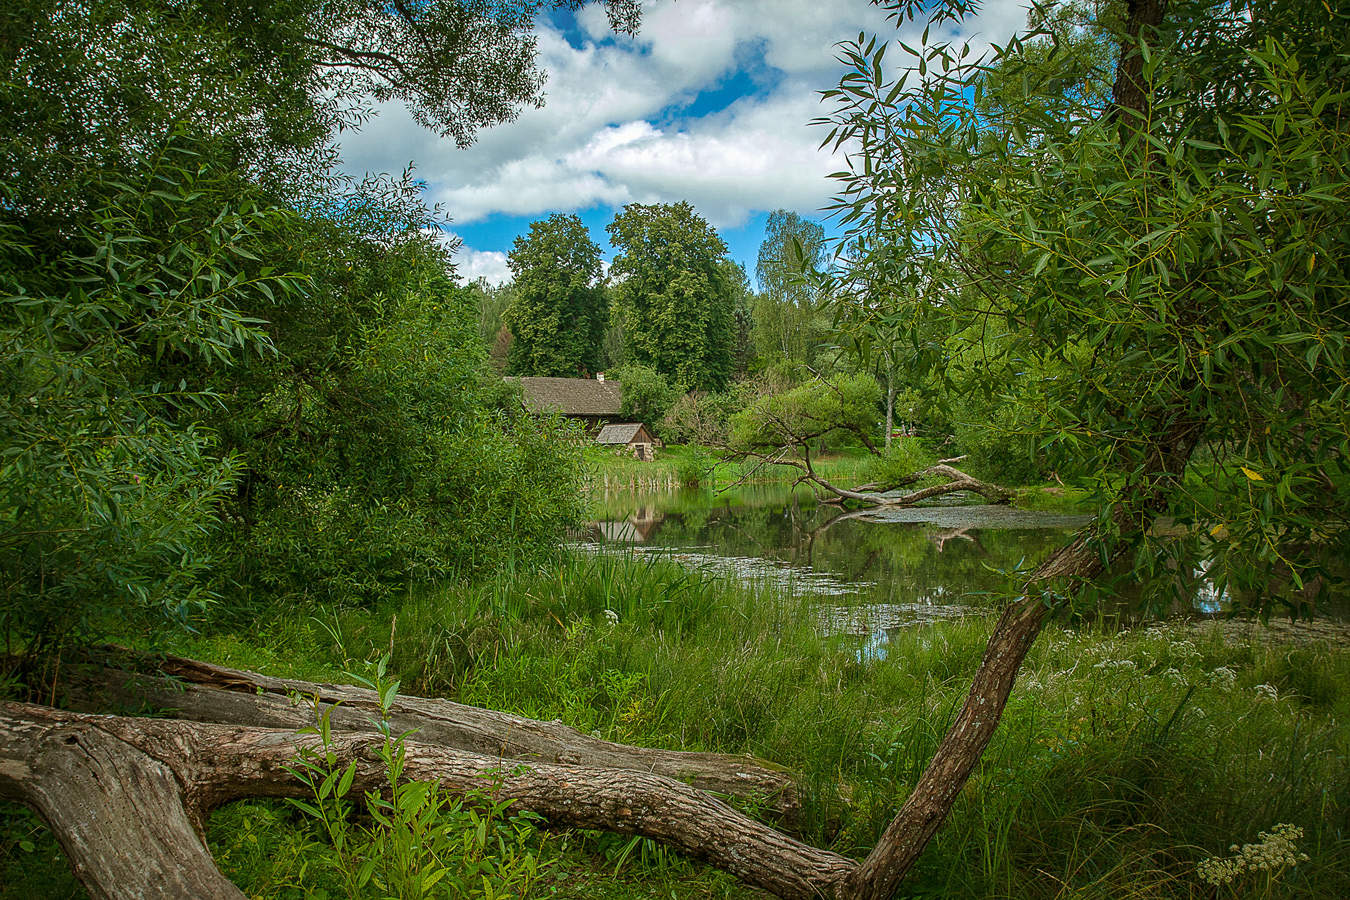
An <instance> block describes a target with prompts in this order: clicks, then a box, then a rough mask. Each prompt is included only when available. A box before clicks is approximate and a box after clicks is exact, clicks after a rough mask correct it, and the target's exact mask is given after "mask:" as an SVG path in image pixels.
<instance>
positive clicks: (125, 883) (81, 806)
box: [0, 703, 857, 900]
mask: <svg viewBox="0 0 1350 900" xmlns="http://www.w3.org/2000/svg"><path fill="white" fill-rule="evenodd" d="M315 740H316V739H315V738H313V737H312V736H307V737H300V736H297V735H296V733H295V732H294V731H291V730H289V729H275V728H256V727H244V726H236V725H219V724H213V723H201V722H188V721H182V720H177V719H144V718H131V717H121V716H95V715H88V714H83V713H75V712H66V711H63V710H55V709H51V708H48V707H42V706H34V705H31V704H24V703H0V796H4V797H7V798H11V799H16V800H19V801H21V802H24V803H27V804H29V805H30V806H32V807H33V808H35V809H36V810H37V811H38V813H39V814H40V815H42V816H43V818H44V819H46V820H47V822H48V824H49V825H51V826H52V828H53V830H54V831H55V832H56V833H57V835H58V838H59V839H60V840H61V842H62V844H63V846H64V847H65V848H66V852H67V855H68V857H69V859H70V861H71V865H72V867H73V868H74V870H75V873H76V875H77V876H78V877H79V878H80V880H81V881H82V882H83V883H84V884H85V885H86V887H88V889H89V890H90V893H91V894H93V895H94V896H95V897H98V898H111V900H123V898H126V900H130V898H151V900H154V898H164V900H168V898H181V897H226V898H233V897H242V896H243V894H241V893H240V892H239V891H238V890H237V889H236V888H235V887H234V886H233V885H231V884H230V883H229V882H228V881H227V880H226V879H225V878H224V877H223V876H222V875H221V874H220V873H219V871H218V870H217V869H216V868H215V866H214V864H213V863H212V861H211V857H210V854H209V852H208V851H207V849H206V847H205V846H204V844H203V843H202V840H201V837H200V835H199V833H198V831H197V830H196V829H194V827H193V825H194V823H200V822H201V821H203V820H204V818H205V816H206V815H207V814H208V813H209V812H210V810H212V809H213V808H215V807H216V806H218V805H220V804H221V803H225V802H228V801H230V800H235V799H239V798H243V797H304V796H307V791H308V790H309V789H308V787H306V786H305V785H304V784H302V783H301V782H300V781H298V780H297V779H296V778H295V777H294V776H292V775H291V774H290V773H289V772H288V771H287V770H286V767H287V766H288V765H291V764H292V763H293V761H294V760H295V758H296V757H297V755H298V754H299V753H300V751H301V750H302V748H306V747H308V748H310V749H315V748H316V747H317V746H318V745H317V744H316V743H315ZM381 742H382V737H381V735H380V734H379V733H378V732H375V731H373V730H366V731H360V732H352V731H343V732H340V733H334V735H333V738H332V743H331V744H330V745H329V749H331V750H332V751H333V752H334V754H335V755H336V757H337V760H338V765H339V766H345V765H346V764H348V763H349V762H351V761H353V760H354V761H356V763H357V766H356V776H355V779H354V782H353V790H354V791H356V792H357V793H358V794H359V793H363V792H364V791H368V790H370V791H378V790H381V789H382V788H383V787H385V786H386V783H387V782H386V773H385V770H384V767H383V763H382V761H381V760H380V758H379V756H378V754H377V752H376V751H377V749H378V748H379V747H380V746H381ZM405 747H406V750H407V754H406V767H405V769H404V775H405V777H406V778H408V779H410V780H415V781H434V782H436V783H438V784H440V785H441V786H442V787H443V788H445V789H446V790H448V791H450V792H452V793H459V794H465V793H469V792H473V791H481V790H483V788H484V785H485V784H490V785H491V791H492V794H493V798H494V800H496V801H502V800H511V801H513V806H512V808H513V809H518V810H530V811H532V812H536V813H538V814H540V815H542V816H544V817H545V818H547V819H548V820H549V821H551V822H553V823H556V824H560V825H571V826H576V827H582V828H602V829H606V830H609V831H617V832H620V833H624V834H637V835H643V836H645V837H650V838H653V839H655V840H659V841H661V842H663V843H665V844H667V845H669V846H672V847H674V848H676V849H679V850H682V851H684V852H685V853H688V854H689V855H690V856H692V857H694V858H696V859H700V860H704V861H706V862H708V863H709V864H711V865H713V866H716V867H718V868H720V869H723V870H725V871H727V872H730V873H731V874H733V875H735V876H736V877H737V878H740V879H741V880H742V881H744V882H746V883H747V884H750V885H754V886H756V887H759V888H762V889H764V890H766V891H769V892H770V893H772V894H774V895H776V896H779V897H784V898H790V900H808V898H816V897H821V896H828V895H829V894H831V893H832V891H833V888H834V887H835V886H837V885H838V884H840V883H841V882H842V881H843V879H844V878H845V877H846V876H847V875H848V874H849V873H850V872H852V871H853V870H854V869H855V868H856V867H857V863H855V862H854V861H852V860H850V859H847V858H845V857H842V856H839V855H837V854H834V853H830V852H829V851H825V850H818V849H816V848H814V847H810V846H808V845H806V844H803V843H801V842H799V841H796V840H794V839H792V838H790V837H787V836H786V835H783V834H781V833H779V832H777V831H775V830H774V829H773V828H771V827H769V826H767V825H764V824H763V823H760V822H757V821H755V820H754V819H751V818H750V817H748V816H746V815H744V814H743V813H740V812H738V811H736V810H734V809H732V808H731V807H729V806H727V805H726V804H724V803H722V802H721V801H719V800H717V799H715V798H714V797H712V796H710V795H708V794H707V793H705V792H703V791H700V790H697V789H695V788H692V787H690V786H689V785H686V784H684V783H683V782H680V781H676V780H674V779H671V778H667V777H665V776H663V775H657V774H653V773H650V772H638V771H633V770H623V769H607V768H598V767H594V766H572V765H558V764H553V763H522V762H518V761H513V760H503V759H502V758H500V757H497V756H484V755H481V754H476V753H468V752H464V751H460V750H451V749H448V748H446V747H443V746H438V745H434V744H426V743H423V742H420V741H417V740H413V739H409V740H408V741H407V742H406V744H405ZM485 779H489V780H488V781H485Z"/></svg>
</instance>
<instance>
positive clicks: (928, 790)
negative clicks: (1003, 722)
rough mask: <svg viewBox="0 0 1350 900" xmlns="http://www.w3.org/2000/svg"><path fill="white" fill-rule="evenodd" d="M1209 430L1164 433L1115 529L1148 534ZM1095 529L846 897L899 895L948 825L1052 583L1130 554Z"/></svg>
mask: <svg viewBox="0 0 1350 900" xmlns="http://www.w3.org/2000/svg"><path fill="white" fill-rule="evenodd" d="M1202 429H1203V426H1202V424H1201V423H1199V422H1196V421H1195V420H1193V419H1190V418H1187V417H1181V418H1179V419H1177V420H1175V421H1173V423H1172V424H1171V425H1170V426H1169V427H1168V428H1166V429H1165V431H1164V433H1163V434H1162V435H1161V436H1160V439H1159V441H1158V443H1157V444H1155V445H1154V448H1153V451H1152V454H1151V457H1150V458H1149V459H1148V460H1146V462H1145V465H1144V469H1143V471H1142V472H1141V473H1140V475H1139V479H1138V481H1137V482H1136V483H1135V484H1134V485H1133V486H1132V487H1131V488H1130V489H1129V490H1128V493H1127V495H1126V497H1125V498H1124V500H1123V501H1122V502H1121V503H1120V504H1119V505H1117V507H1116V508H1115V511H1114V512H1113V514H1112V522H1111V523H1110V524H1112V525H1113V526H1114V527H1115V528H1116V529H1118V530H1119V531H1120V532H1121V533H1122V534H1124V535H1141V534H1143V532H1144V530H1145V529H1146V528H1147V527H1148V525H1149V523H1150V521H1151V519H1152V517H1153V515H1154V514H1155V513H1156V512H1157V510H1158V509H1159V508H1160V507H1161V506H1163V505H1164V504H1165V502H1166V499H1167V497H1168V495H1169V493H1170V491H1171V490H1172V489H1174V488H1175V486H1176V482H1177V480H1178V479H1179V478H1180V476H1181V473H1182V472H1183V471H1184V469H1185V467H1186V464H1187V462H1188V461H1189V460H1190V458H1191V454H1192V452H1194V450H1195V446H1196V444H1197V443H1199V440H1200V435H1201V432H1202ZM1099 524H1105V523H1099ZM1096 531H1097V527H1093V528H1089V529H1088V530H1087V531H1085V532H1084V533H1082V534H1080V535H1079V536H1078V537H1077V538H1076V539H1075V540H1074V541H1073V542H1072V543H1070V544H1068V545H1067V546H1065V547H1062V548H1061V549H1060V550H1058V551H1056V552H1055V553H1054V554H1053V555H1052V556H1051V557H1050V558H1049V559H1047V560H1046V561H1045V562H1043V563H1042V564H1041V565H1040V566H1038V567H1037V569H1036V571H1035V572H1034V573H1032V576H1031V579H1030V580H1029V582H1028V586H1027V590H1026V592H1025V594H1024V595H1023V597H1022V598H1021V599H1020V600H1018V601H1017V602H1015V603H1013V604H1012V605H1010V606H1009V607H1008V608H1007V609H1005V610H1004V611H1003V615H1002V616H1000V617H999V621H998V624H997V625H996V626H995V627H994V633H993V634H992V635H991V636H990V638H989V644H988V646H987V647H986V648H985V652H984V659H983V661H982V662H981V663H980V667H979V669H978V670H977V671H976V673H975V679H974V681H973V682H972V683H971V686H970V692H969V693H968V694H967V695H966V702H965V704H964V705H963V706H962V708H961V712H960V713H958V714H957V717H956V721H955V722H954V723H953V724H952V726H951V728H950V729H949V730H948V731H947V734H946V736H945V737H944V738H943V739H942V743H941V744H939V745H938V749H937V752H936V753H935V754H934V755H933V758H932V760H930V761H929V763H928V767H927V768H926V769H925V770H924V772H923V775H921V776H920V777H919V782H918V784H917V785H915V787H914V790H913V791H912V792H911V793H910V795H909V796H908V797H907V798H906V799H905V802H904V804H903V805H902V806H901V807H900V812H899V813H897V814H896V817H895V818H894V819H893V820H892V821H891V823H890V825H888V826H887V828H886V831H885V832H883V834H882V836H881V840H879V841H878V842H877V845H876V847H875V848H874V849H873V850H872V852H871V853H870V854H868V856H867V859H866V860H864V861H863V863H862V865H861V866H859V867H858V869H857V870H855V871H854V872H852V873H851V874H850V875H849V876H848V878H847V880H846V882H845V885H844V887H843V889H842V890H841V891H840V893H839V896H840V897H847V898H849V900H854V898H857V900H888V898H890V897H891V896H893V895H894V894H895V892H896V889H897V888H898V887H899V885H900V881H901V879H903V878H904V876H905V873H906V872H908V871H909V868H910V867H911V866H912V865H914V863H915V861H917V860H918V858H919V855H920V854H921V853H923V850H924V848H925V847H927V846H928V842H929V841H930V840H932V837H933V835H934V834H936V833H937V830H938V828H940V827H941V826H942V823H943V822H944V821H946V818H947V816H948V815H949V814H950V813H951V809H952V806H953V805H954V804H955V802H956V797H957V795H958V794H960V792H961V789H962V788H963V787H964V786H965V784H966V781H967V780H968V779H969V778H970V773H971V772H972V771H974V769H975V766H976V765H977V764H978V763H979V761H980V757H982V756H983V755H984V751H985V749H986V748H987V747H988V746H989V742H990V740H992V739H993V737H994V732H995V731H996V730H997V728H998V724H999V721H1000V719H1001V718H1002V716H1003V709H1004V707H1005V706H1007V703H1008V697H1009V695H1011V693H1012V689H1013V684H1014V683H1015V682H1016V680H1017V673H1018V670H1019V669H1020V668H1021V666H1022V662H1023V660H1025V659H1026V655H1027V653H1028V652H1029V651H1030V650H1031V647H1032V645H1033V644H1034V643H1035V642H1036V638H1037V636H1038V635H1039V634H1040V632H1041V629H1042V627H1043V626H1044V624H1045V619H1046V615H1047V613H1048V612H1049V609H1050V606H1051V600H1050V594H1049V593H1048V592H1047V586H1048V584H1052V583H1059V584H1067V586H1069V587H1070V588H1072V586H1073V585H1074V583H1081V582H1083V581H1086V580H1088V579H1091V578H1093V577H1095V576H1096V575H1098V574H1100V573H1101V572H1102V571H1103V570H1105V568H1106V567H1107V565H1108V564H1109V563H1110V562H1111V561H1112V560H1113V559H1116V558H1119V557H1120V556H1121V555H1122V554H1123V553H1124V551H1125V549H1126V548H1127V546H1128V542H1126V541H1119V540H1117V541H1115V542H1114V544H1113V546H1114V550H1112V551H1110V552H1108V551H1107V549H1106V548H1107V546H1108V545H1107V544H1105V543H1102V542H1099V541H1098V540H1097V536H1096V534H1095V532H1096Z"/></svg>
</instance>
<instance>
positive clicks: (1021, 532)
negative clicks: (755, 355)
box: [582, 485, 1088, 634]
mask: <svg viewBox="0 0 1350 900" xmlns="http://www.w3.org/2000/svg"><path fill="white" fill-rule="evenodd" d="M595 511H596V521H594V522H593V523H591V525H590V526H589V527H588V528H587V529H586V531H585V532H584V534H583V535H582V540H583V542H584V543H587V544H589V545H591V546H593V547H596V548H601V549H604V550H606V551H620V550H622V551H623V552H628V551H631V552H635V553H639V554H656V555H662V556H669V557H672V558H674V559H676V560H678V561H680V562H681V563H683V564H685V565H689V566H693V567H697V568H700V569H705V570H709V571H713V572H718V573H728V574H732V575H735V576H737V577H740V578H743V579H746V580H754V581H761V582H769V583H772V584H775V585H778V586H781V587H785V588H788V589H790V590H792V591H794V592H796V593H798V594H812V595H818V596H819V597H820V599H821V610H822V618H823V619H825V620H826V621H827V623H828V625H829V627H830V629H831V630H835V631H843V632H850V633H854V634H874V633H876V632H878V631H886V630H889V629H893V628H898V627H904V626H907V625H913V624H921V623H924V622H931V621H933V620H936V619H947V618H956V617H961V616H968V615H982V614H985V613H987V612H988V611H989V610H990V609H992V608H993V604H994V603H995V600H994V597H993V595H994V594H995V592H999V595H1000V596H1004V595H1005V594H1004V593H1003V592H1006V590H1007V589H1008V588H1009V587H1010V586H1011V585H1013V584H1015V583H1016V580H1017V579H1016V572H1017V571H1018V570H1019V569H1020V568H1023V567H1027V566H1032V565H1035V563H1036V562H1038V561H1039V560H1040V559H1041V558H1043V557H1044V556H1045V555H1047V554H1048V553H1050V552H1051V551H1052V550H1054V549H1055V548H1056V547H1058V546H1059V545H1060V544H1062V543H1063V542H1064V541H1065V539H1066V537H1067V536H1068V535H1070V534H1072V532H1073V531H1074V530H1075V529H1076V528H1078V527H1081V526H1082V525H1083V524H1084V523H1085V522H1087V520H1088V517H1086V516H1081V515H1066V514H1063V513H1051V512H1033V511H1027V510H1017V509H1011V508H1009V507H1002V506H984V505H979V506H974V505H971V506H957V507H951V506H931V507H924V508H916V509H907V510H871V511H858V512H844V511H843V510H841V509H839V508H838V507H835V506H831V505H828V504H818V503H816V502H815V500H814V498H813V497H812V495H811V494H810V492H809V491H806V490H804V489H798V490H796V491H793V490H792V489H790V488H788V487H786V486H781V485H752V486H747V487H742V488H739V489H737V490H735V491H734V492H728V493H723V494H715V493H713V492H711V491H703V490H678V491H665V492H655V493H633V492H616V493H611V494H609V495H607V496H605V497H601V498H598V499H597V500H596V505H595Z"/></svg>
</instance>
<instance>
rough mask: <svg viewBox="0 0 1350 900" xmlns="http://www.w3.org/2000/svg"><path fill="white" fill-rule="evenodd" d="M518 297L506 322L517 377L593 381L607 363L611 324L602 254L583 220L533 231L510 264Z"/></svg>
mask: <svg viewBox="0 0 1350 900" xmlns="http://www.w3.org/2000/svg"><path fill="white" fill-rule="evenodd" d="M508 259H509V263H510V266H511V271H512V272H513V273H514V274H515V276H516V277H515V286H514V292H513V293H514V296H513V297H512V300H511V305H510V307H508V309H507V311H506V314H505V316H504V321H505V323H506V325H507V327H509V328H510V329H511V336H512V342H511V350H510V353H509V355H508V357H507V358H508V371H509V372H510V373H511V374H513V375H553V376H560V377H578V376H580V377H588V376H589V375H590V373H592V372H596V371H599V370H600V369H601V368H602V366H603V361H604V347H603V342H604V335H605V328H606V326H607V325H608V324H609V310H608V307H607V305H606V302H607V297H606V295H605V290H604V288H603V287H602V286H601V284H600V279H601V268H600V247H599V246H597V245H596V243H595V242H594V241H592V240H591V237H590V233H589V232H587V230H586V226H585V225H583V224H582V223H581V219H580V218H578V217H577V216H564V215H559V214H554V215H552V216H549V217H548V218H547V219H544V220H543V221H539V222H531V223H530V233H529V235H528V236H522V237H518V238H516V242H515V246H514V249H512V251H511V254H510V256H509V257H508Z"/></svg>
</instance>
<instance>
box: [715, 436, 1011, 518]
mask: <svg viewBox="0 0 1350 900" xmlns="http://www.w3.org/2000/svg"><path fill="white" fill-rule="evenodd" d="M792 450H793V448H792V447H782V448H779V450H778V451H777V452H775V453H771V454H764V453H754V452H751V451H745V450H742V451H739V452H741V453H742V454H743V455H745V456H748V457H751V458H753V459H757V460H759V463H758V465H759V466H788V467H790V468H794V469H797V470H798V471H800V472H801V475H800V476H798V478H797V481H796V482H795V483H796V484H811V485H814V486H815V487H817V488H819V489H820V490H822V491H824V492H825V493H827V494H829V495H830V496H829V497H827V498H826V499H825V500H824V501H823V502H826V503H842V502H844V501H846V500H852V501H854V502H857V503H866V504H867V505H868V506H881V507H887V508H890V509H904V508H905V507H909V506H914V505H915V504H917V503H920V502H922V501H924V500H931V499H933V498H934V497H942V496H945V495H947V494H955V493H960V492H961V491H969V492H971V493H973V494H979V495H980V496H981V497H984V498H985V499H986V500H988V501H989V502H990V503H999V504H1003V503H1011V502H1012V499H1013V493H1012V491H1010V490H1008V489H1007V488H1005V487H1001V486H1000V485H997V484H990V483H989V482H987V481H981V480H980V479H978V478H976V477H974V476H973V475H969V474H967V473H965V472H962V471H961V470H960V469H957V468H955V467H953V466H952V465H951V464H952V463H954V462H959V461H960V460H962V459H964V458H965V457H957V458H955V459H943V460H939V461H938V462H937V463H935V464H934V465H931V466H929V467H927V468H926V469H920V470H918V471H917V472H910V473H909V474H907V475H905V476H903V477H901V478H899V479H897V480H896V481H895V482H893V483H891V484H888V485H879V484H867V485H862V486H860V487H856V488H842V487H839V486H838V485H836V484H831V483H830V482H829V481H827V480H826V479H824V478H822V477H821V475H820V473H819V472H817V471H816V468H815V466H814V465H813V464H812V463H811V454H810V451H809V450H804V452H803V455H802V458H801V459H798V458H796V457H795V456H792V455H790V454H791V451H792ZM745 477H746V478H748V477H749V475H747V476H745ZM927 478H945V479H947V480H946V481H944V482H943V483H941V484H934V485H930V486H928V487H925V488H920V489H919V490H917V491H910V492H909V493H905V494H902V493H897V491H898V490H899V489H900V488H902V487H908V486H909V485H912V484H918V483H919V482H920V481H923V480H924V479H927ZM744 480H745V479H744V478H743V479H742V481H744ZM738 483H739V482H738Z"/></svg>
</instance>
